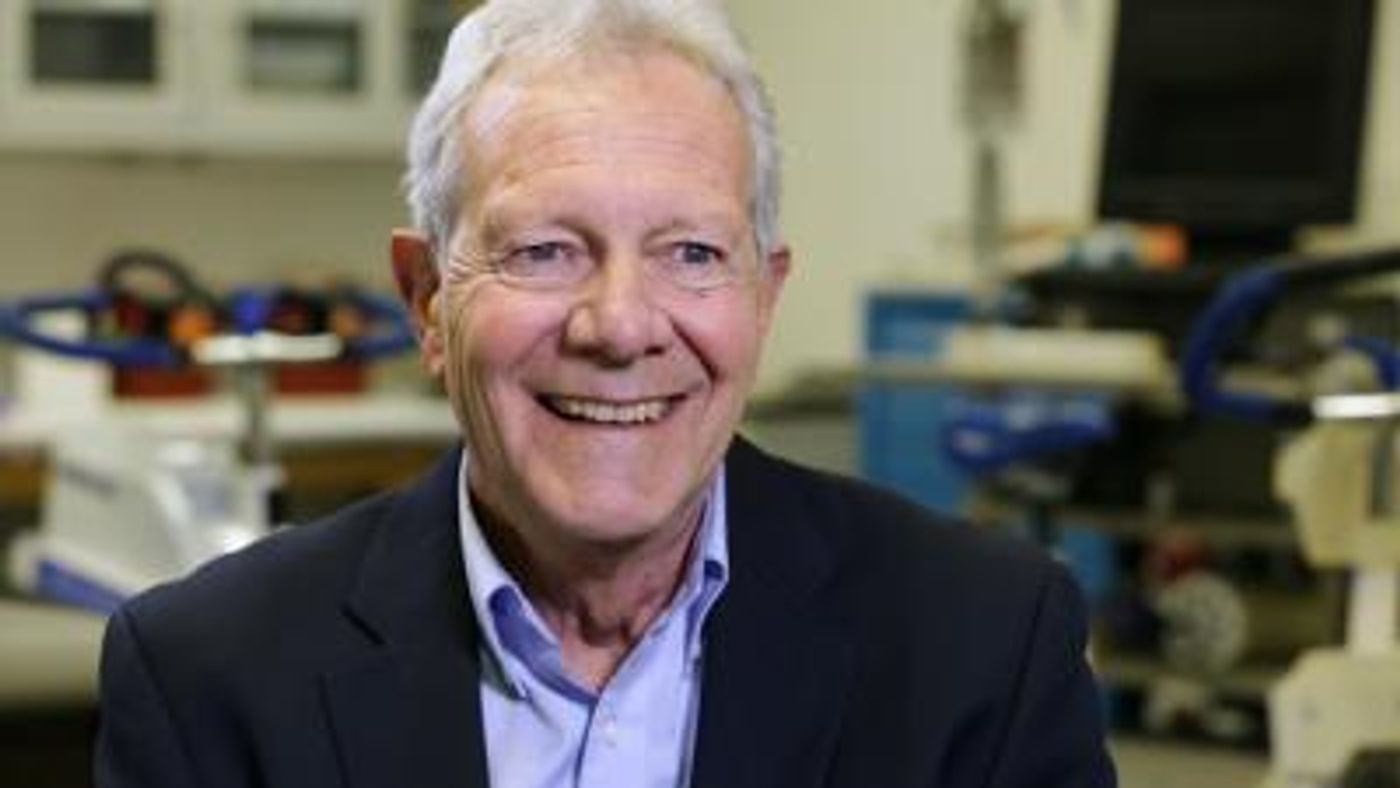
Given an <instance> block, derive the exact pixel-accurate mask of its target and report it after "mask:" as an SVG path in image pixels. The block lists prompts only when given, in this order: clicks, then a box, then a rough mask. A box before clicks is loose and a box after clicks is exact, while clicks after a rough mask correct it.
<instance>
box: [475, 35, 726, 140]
mask: <svg viewBox="0 0 1400 788" xmlns="http://www.w3.org/2000/svg"><path fill="white" fill-rule="evenodd" d="M590 114H592V115H594V116H596V117H600V118H604V117H610V118H615V119H617V120H618V121H623V122H625V121H628V120H633V119H635V120H637V121H639V122H642V123H666V124H667V125H671V126H675V127H683V126H684V125H686V124H687V122H688V121H695V122H694V124H693V125H694V126H695V127H696V131H697V133H710V134H713V133H715V131H716V130H717V129H719V128H723V127H724V126H726V125H728V126H730V127H731V128H730V129H729V131H730V132H731V133H732V132H738V134H737V135H736V136H738V142H739V143H740V145H741V146H742V145H743V144H744V142H745V141H746V138H745V137H744V133H745V132H744V124H743V116H742V113H741V112H740V110H739V107H738V105H737V103H736V102H735V101H734V98H733V96H732V95H731V94H730V92H729V90H728V89H727V88H726V87H725V85H724V84H723V83H722V82H720V80H719V79H717V78H716V77H714V76H713V75H712V74H710V73H709V72H707V71H705V70H704V69H702V68H700V67H699V66H698V65H696V64H695V63H694V62H693V61H692V60H691V59H689V58H686V57H684V56H683V55H680V54H677V53H674V52H672V51H670V50H666V49H661V48H652V49H648V50H637V51H630V52H629V51H624V52H620V53H609V54H601V55H581V56H579V57H577V58H570V59H567V60H540V59H534V60H515V61H506V62H504V63H502V64H501V65H500V66H499V67H498V68H497V69H496V70H495V71H494V73H493V74H492V75H491V76H490V78H488V79H487V80H486V82H485V83H484V84H483V86H482V88H481V90H480V92H479V93H478V94H477V96H476V97H475V98H474V99H473V100H472V101H471V102H470V103H469V104H468V106H467V109H466V112H465V113H464V116H463V118H462V122H463V126H462V133H464V134H466V135H467V140H468V141H469V143H470V144H469V145H468V146H467V148H468V152H469V153H470V152H472V151H474V150H475V151H478V152H480V149H481V148H482V147H483V146H485V147H489V146H490V145H491V144H492V143H494V142H497V141H500V140H501V137H502V134H503V133H505V134H508V135H519V134H522V133H524V134H531V133H534V134H544V135H549V134H550V133H552V132H551V131H550V130H549V129H548V128H547V126H549V125H550V123H551V122H552V121H554V120H556V119H557V120H563V121H567V120H570V119H571V118H570V116H571V115H575V116H586V115H590ZM716 121H718V123H716ZM617 125H618V126H621V125H623V123H621V122H620V123H618V124H617ZM702 127H706V128H704V129H703V132H702V131H701V128H702Z"/></svg>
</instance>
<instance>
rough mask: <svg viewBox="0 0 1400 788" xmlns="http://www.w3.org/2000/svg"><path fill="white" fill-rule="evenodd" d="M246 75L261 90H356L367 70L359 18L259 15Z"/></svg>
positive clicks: (252, 24)
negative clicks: (280, 17) (302, 17)
mask: <svg viewBox="0 0 1400 788" xmlns="http://www.w3.org/2000/svg"><path fill="white" fill-rule="evenodd" d="M246 43H247V50H246V52H247V60H246V66H247V67H246V71H245V73H244V81H245V83H246V85H247V87H249V88H251V89H254V90H258V91H276V92H289V93H290V92H310V93H354V92H355V91H357V90H359V89H360V86H361V81H362V73H363V66H362V63H363V60H364V57H363V54H362V51H363V44H362V43H361V32H360V26H359V24H357V23H356V22H355V21H354V20H305V19H301V20H290V19H253V20H250V21H249V23H248V28H247V42H246Z"/></svg>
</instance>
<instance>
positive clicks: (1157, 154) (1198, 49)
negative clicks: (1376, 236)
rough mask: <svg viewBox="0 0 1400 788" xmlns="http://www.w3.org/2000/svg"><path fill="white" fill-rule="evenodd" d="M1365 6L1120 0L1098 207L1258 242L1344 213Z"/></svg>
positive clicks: (1335, 0) (1353, 153) (1348, 206)
mask: <svg viewBox="0 0 1400 788" xmlns="http://www.w3.org/2000/svg"><path fill="white" fill-rule="evenodd" d="M1373 15H1374V8H1373V0H1121V2H1120V5H1119V18H1118V29H1117V38H1116V41H1115V45H1114V51H1113V69H1112V77H1111V82H1110V92H1109V102H1108V113H1107V128H1106V136H1105V144H1104V151H1103V162H1102V167H1101V170H1100V175H1101V181H1100V189H1099V213H1100V215H1101V216H1103V217H1104V218H1116V219H1127V220H1132V221H1144V222H1166V223H1172V224H1178V225H1181V226H1182V227H1183V228H1185V229H1186V230H1187V232H1188V234H1189V235H1190V236H1192V237H1194V238H1199V239H1203V243H1204V239H1217V240H1222V241H1227V240H1228V241H1234V242H1236V243H1237V244H1238V243H1243V244H1245V245H1248V244H1249V243H1251V242H1253V243H1256V244H1258V245H1261V246H1264V245H1270V244H1279V243H1287V241H1288V239H1290V238H1291V236H1292V234H1293V231H1294V230H1295V229H1296V228H1297V227H1298V226H1300V225H1305V224H1323V223H1339V222H1346V221H1349V220H1351V219H1352V218H1353V216H1354V212H1355V203H1356V181H1357V169H1358V162H1359V158H1360V151H1361V137H1362V128H1363V126H1364V119H1365V109H1366V98H1367V82H1368V76H1369V71H1370V50H1371V27H1372V18H1373ZM1259 251H1262V252H1271V251H1277V250H1273V249H1260V250H1259Z"/></svg>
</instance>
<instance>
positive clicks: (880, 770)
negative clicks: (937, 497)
mask: <svg viewBox="0 0 1400 788" xmlns="http://www.w3.org/2000/svg"><path fill="white" fill-rule="evenodd" d="M458 456H459V455H458V453H456V452H453V453H451V454H449V455H448V456H447V457H445V458H444V459H443V461H442V462H440V463H439V464H438V465H437V466H436V468H435V469H433V470H432V471H431V472H429V473H428V474H427V475H426V476H425V477H424V478H423V479H421V480H420V481H419V482H417V483H416V484H415V485H414V486H412V487H410V488H408V489H405V490H403V491H398V492H391V493H386V494H383V495H380V496H377V497H374V498H371V499H369V500H368V501H365V502H362V503H360V504H357V505H355V506H353V507H350V508H348V509H346V510H344V511H341V512H339V513H337V514H335V515H333V516H331V517H330V518H328V519H326V520H325V521H323V522H320V523H318V524H314V525H308V526H304V527H300V528H295V529H289V530H287V531H285V532H282V533H280V534H278V535H276V536H273V537H271V538H268V539H266V540H264V541H262V542H260V543H258V544H257V545H255V546H253V547H252V548H250V549H248V550H245V551H243V552H241V553H238V554H235V555H232V556H230V557H227V558H224V559H221V560H219V561H215V562H213V563H212V564H211V565H209V566H207V567H206V568H204V569H202V570H200V571H198V572H196V573H195V574H194V575H193V576H191V577H189V578H187V579H185V580H182V581H180V582H177V583H175V584H172V585H168V586H165V587H162V588H159V589H157V590H155V591H152V592H149V593H147V594H144V595H142V596H140V597H138V598H137V599H135V600H134V601H132V602H130V603H129V604H127V605H126V606H125V607H123V608H122V609H121V610H120V611H119V612H117V613H116V614H115V615H114V616H113V617H112V619H111V622H110V624H109V626H108V630H107V636H106V642H105V644H104V647H103V655H102V674H101V704H102V707H101V715H102V720H101V730H100V734H99V737H98V748H97V754H96V779H97V785H98V786H99V788H119V787H120V788H128V787H129V788H138V787H139V788H165V787H166V786H190V787H192V788H193V787H197V788H235V787H237V788H252V787H253V786H260V787H262V788H327V787H330V786H346V788H388V787H389V786H414V787H415V788H416V787H419V786H444V787H447V786H451V787H453V788H467V787H469V786H471V787H476V788H484V786H486V785H487V777H486V774H487V770H486V768H485V757H486V756H485V747H484V744H483V737H482V731H481V711H480V703H479V697H478V672H479V660H478V656H479V653H478V648H479V642H478V638H479V635H478V631H477V627H476V623H475V620H474V618H473V613H472V607H471V604H470V601H469V598H468V594H467V587H466V581H465V577H464V573H463V568H462V560H461V550H460V547H459V542H458V535H457V495H456V489H455V487H456V483H457V463H458ZM726 462H727V477H728V484H729V547H730V581H729V585H728V587H727V589H726V590H725V592H724V594H723V595H722V596H721V597H720V600H719V602H718V604H717V605H716V607H715V608H714V609H713V610H712V612H711V615H710V617H709V619H708V621H707V624H706V629H705V647H704V648H705V651H704V663H703V671H704V673H703V684H702V688H701V704H700V706H701V710H700V720H699V730H698V735H697V740H696V744H695V747H696V751H695V764H694V775H693V780H692V785H693V786H696V788H779V787H781V788H787V787H789V786H791V787H793V788H797V787H799V786H802V787H805V786H829V787H830V788H839V787H845V788H905V787H906V786H907V787H908V788H914V786H920V787H921V788H935V787H937V788H973V787H974V786H978V787H987V788H1013V787H1014V788H1057V787H1060V786H1065V787H1068V786H1074V787H1075V788H1097V787H1098V786H1112V785H1114V784H1115V778H1114V774H1113V767H1112V764H1111V763H1110V761H1109V759H1108V756H1107V755H1106V753H1105V749H1104V742H1103V730H1102V724H1101V718H1100V712H1099V700H1098V694H1097V692H1096V691H1095V686H1094V681H1093V678H1092V676H1091V674H1090V672H1089V670H1088V668H1087V666H1086V664H1085V662H1084V659H1083V650H1084V642H1085V629H1086V625H1085V615H1084V608H1083V603H1082V601H1081V599H1080V596H1079V594H1078V592H1077V591H1076V589H1075V587H1074V586H1073V584H1072V582H1071V581H1070V580H1069V579H1068V578H1067V575H1066V573H1065V572H1064V571H1063V570H1062V569H1060V568H1059V567H1058V566H1057V565H1056V564H1055V563H1053V562H1052V561H1050V560H1048V559H1047V558H1045V557H1044V556H1043V555H1042V554H1041V553H1040V552H1038V551H1037V550H1035V549H1033V548H1031V547H1029V546H1027V545H1025V544H1023V543H1020V542H1018V541H1016V540H1013V539H1010V538H1005V537H1001V536H999V535H996V534H994V533H991V532H989V531H986V530H983V529H977V528H974V527H970V526H965V525H960V524H952V523H947V522H944V521H942V520H939V519H936V518H935V517H934V516H932V515H931V514H929V513H928V512H926V511H924V510H922V509H919V508H917V507H915V506H913V505H912V504H909V503H907V502H905V501H903V500H901V499H899V498H896V497H894V496H892V495H889V494H887V493H884V492H881V491H878V490H875V489H874V488H872V487H869V486H866V485H864V484H861V483H859V482H855V481H851V480H848V479H842V478H838V477H835V476H830V475H826V474H822V473H818V472H815V471H811V470H807V469H802V468H799V467H797V466H795V465H792V464H789V463H787V462H785V461H782V460H779V459H776V458H773V457H770V456H768V455H766V454H764V453H762V452H761V451H759V450H758V449H755V448H754V447H752V446H751V445H749V444H747V443H746V442H744V441H743V440H742V439H739V440H736V441H735V444H734V446H733V447H732V448H731V450H730V452H729V454H728V456H727V459H726Z"/></svg>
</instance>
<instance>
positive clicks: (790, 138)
mask: <svg viewBox="0 0 1400 788" xmlns="http://www.w3.org/2000/svg"><path fill="white" fill-rule="evenodd" d="M965 3H966V0H862V2H860V3H826V2H804V1H803V0H732V2H731V6H732V7H733V12H734V14H735V18H736V21H737V23H738V24H739V26H740V27H741V28H742V29H743V31H744V32H745V34H746V35H747V37H748V39H749V41H750V44H751V47H752V49H753V50H754V53H755V57H756V59H757V60H758V62H759V65H760V67H761V68H762V70H763V71H764V72H765V73H766V75H767V77H768V80H769V84H770V88H771V90H772V92H773V94H774V97H775V101H776V103H777V106H778V111H779V122H780V128H781V133H782V136H783V139H784V141H785V146H786V156H787V164H788V169H787V188H786V194H787V201H786V206H785V216H786V226H787V235H788V237H789V239H790V240H791V242H792V244H793V246H794V248H795V250H796V260H797V267H796V269H795V272H794V276H793V278H792V280H791V281H790V284H789V288H788V292H787V293H786V295H785V298H784V302H783V305H782V308H781V310H782V311H781V315H780V318H779V323H778V327H777V329H776V333H775V336H774V337H773V341H772V344H771V345H770V348H769V354H768V357H767V360H766V368H765V375H764V377H763V379H762V382H761V383H762V385H763V386H764V387H767V388H772V387H776V386H779V385H781V384H782V383H783V382H784V381H785V380H786V379H787V378H788V376H789V375H790V374H791V373H793V372H794V371H797V370H800V369H802V368H803V367H805V366H808V365H811V364H832V363H845V362H849V361H851V360H853V359H855V358H857V357H858V353H859V348H860V304H861V299H862V296H863V294H864V293H865V292H866V291H867V290H868V289H870V288H871V287H877V286H890V285H895V284H902V285H915V286H928V285H935V286H945V287H947V286H954V287H955V286H959V285H960V284H962V283H965V282H966V281H967V279H968V275H969V274H968V270H967V266H966V256H967V255H966V249H965V244H964V243H963V238H964V236H965V234H964V232H963V229H962V227H963V221H964V220H963V215H964V211H965V207H966V205H965V204H966V197H965V194H966V192H967V189H966V184H967V182H968V180H969V177H970V176H969V173H968V170H967V166H966V162H965V159H966V158H967V148H966V143H965V141H964V139H963V136H962V134H961V131H960V126H959V117H958V114H957V100H958V99H957V92H956V91H957V84H958V83H957V81H958V79H959V75H958V63H959V61H958V54H959V53H958V47H957V31H958V27H959V19H960V15H961V13H962V12H963V10H964V8H965ZM1031 5H1032V6H1033V8H1034V13H1035V16H1034V23H1033V25H1032V27H1031V30H1030V34H1029V39H1028V48H1027V58H1028V73H1029V91H1028V95H1027V109H1028V112H1027V120H1026V124H1025V126H1024V128H1022V129H1021V130H1020V132H1019V133H1018V134H1017V135H1016V137H1015V138H1014V139H1013V141H1012V148H1011V150H1010V151H1009V155H1008V187H1009V200H1010V205H1011V214H1012V218H1013V220H1015V221H1019V222H1026V221H1055V222H1069V223H1082V222H1084V221H1087V219H1088V218H1089V216H1090V212H1091V205H1092V199H1093V186H1094V174H1095V169H1096V167H1097V154H1096V151H1097V146H1098V144H1099V134H1098V126H1099V116H1100V112H1101V110H1100V106H1101V102H1102V94H1103V90H1104V83H1105V80H1104V64H1105V56H1106V52H1107V42H1108V33H1109V30H1110V28H1111V22H1112V8H1113V7H1114V4H1113V3H1112V2H1110V0H1058V2H1047V1H1046V0H1042V1H1041V2H1038V3H1032V4H1031ZM1378 6H1379V7H1380V9H1381V20H1380V25H1379V26H1380V28H1381V31H1380V34H1379V36H1378V41H1379V43H1380V46H1379V47H1378V50H1377V53H1376V67H1375V68H1376V74H1377V75H1378V78H1377V79H1376V80H1375V82H1374V84H1373V86H1372V89H1373V95H1374V97H1375V98H1374V99H1373V106H1374V109H1373V114H1372V118H1371V124H1370V126H1371V127H1370V134H1369V138H1370V147H1369V151H1370V152H1369V154H1368V159H1367V166H1366V176H1365V181H1364V184H1363V200H1362V215H1361V219H1360V222H1359V225H1358V227H1357V228H1356V230H1355V231H1354V232H1352V233H1350V234H1349V235H1348V236H1346V238H1344V239H1343V240H1352V239H1358V238H1359V239H1363V240H1366V241H1372V242H1384V241H1396V240H1400V146H1395V145H1389V146H1386V145H1382V144H1380V141H1381V140H1385V139H1391V140H1394V139H1400V0H1378ZM397 177H398V167H397V163H395V162H392V161H381V162H370V163H366V162H311V163H306V162H289V161H275V160H267V161H240V162H210V161H173V160H163V159H156V160H151V159H105V158H74V157H39V156H27V157H21V156H18V155H0V239H4V246H3V251H0V295H3V294H6V293H20V292H30V291H32V290H36V289H42V288H66V287H72V286H74V285H76V284H78V283H82V282H85V281H87V280H88V279H89V278H90V277H91V274H92V271H93V270H94V269H95V268H96V266H97V265H98V263H99V262H100V261H101V260H102V259H103V257H104V256H105V255H107V254H109V253H110V252H111V251H112V250H113V249H114V248H117V247H119V246H127V245H132V244H141V245H148V246H155V247H159V248H163V249H167V250H169V251H171V252H173V253H175V254H177V255H180V256H181V257H183V258H186V259H188V260H190V261H191V262H192V263H193V264H194V265H195V266H196V267H197V268H198V269H199V270H201V271H202V272H203V273H204V274H205V275H206V276H207V277H208V278H209V279H211V280H212V281H214V282H216V283H219V282H232V281H243V280H249V279H257V278H266V277H270V276H274V275H282V276H285V275H288V272H293V273H292V274H291V275H293V276H296V277H314V276H317V275H325V274H326V273H329V272H345V273H349V274H351V275H354V276H356V277H360V278H363V279H367V280H370V281H375V282H380V283H387V279H386V278H385V276H384V258H385V252H384V249H385V232H386V230H387V228H388V227H390V226H391V225H393V224H394V223H396V222H399V221H402V215H403V214H402V208H401V204H400V201H399V199H398V193H397V185H396V179H397Z"/></svg>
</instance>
